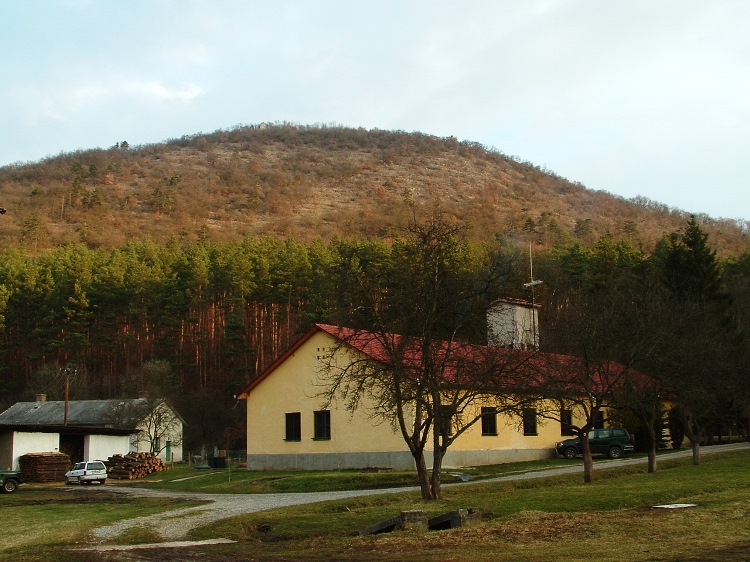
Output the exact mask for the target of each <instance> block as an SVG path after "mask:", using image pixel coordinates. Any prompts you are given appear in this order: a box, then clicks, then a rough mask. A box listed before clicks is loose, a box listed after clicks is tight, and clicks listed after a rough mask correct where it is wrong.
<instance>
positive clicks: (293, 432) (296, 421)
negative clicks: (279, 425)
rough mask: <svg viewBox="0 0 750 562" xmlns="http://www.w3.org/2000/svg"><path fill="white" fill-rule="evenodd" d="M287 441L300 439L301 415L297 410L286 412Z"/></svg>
mask: <svg viewBox="0 0 750 562" xmlns="http://www.w3.org/2000/svg"><path fill="white" fill-rule="evenodd" d="M284 439H286V440H287V441H300V440H302V415H301V414H300V413H299V412H289V413H287V414H286V437H285V438H284Z"/></svg>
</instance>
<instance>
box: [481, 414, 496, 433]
mask: <svg viewBox="0 0 750 562" xmlns="http://www.w3.org/2000/svg"><path fill="white" fill-rule="evenodd" d="M482 435H497V408H482Z"/></svg>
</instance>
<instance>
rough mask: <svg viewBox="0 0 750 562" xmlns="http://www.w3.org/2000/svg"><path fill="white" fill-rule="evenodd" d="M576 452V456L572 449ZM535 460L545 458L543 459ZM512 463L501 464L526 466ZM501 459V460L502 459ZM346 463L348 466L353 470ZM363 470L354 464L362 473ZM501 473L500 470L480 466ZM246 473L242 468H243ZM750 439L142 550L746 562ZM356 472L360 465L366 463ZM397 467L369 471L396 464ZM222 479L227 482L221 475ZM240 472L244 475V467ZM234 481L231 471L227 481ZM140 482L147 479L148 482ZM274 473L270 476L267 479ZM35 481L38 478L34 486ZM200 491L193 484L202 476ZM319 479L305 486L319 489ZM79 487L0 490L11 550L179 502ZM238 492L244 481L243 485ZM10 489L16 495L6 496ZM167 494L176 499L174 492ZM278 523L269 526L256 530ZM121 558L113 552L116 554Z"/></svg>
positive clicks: (168, 554) (212, 531) (170, 556)
mask: <svg viewBox="0 0 750 562" xmlns="http://www.w3.org/2000/svg"><path fill="white" fill-rule="evenodd" d="M563 462H564V463H565V461H563ZM527 466H531V467H532V468H541V467H543V466H547V465H546V464H545V463H541V464H539V463H534V464H533V465H527ZM519 468H520V467H519V466H515V467H512V466H509V465H505V468H504V469H503V470H505V471H507V470H510V471H517V470H518V469H519ZM498 470H501V469H498ZM195 472H199V471H189V470H175V471H174V472H168V473H160V474H159V475H154V476H152V478H151V480H152V481H153V480H161V482H158V483H157V482H152V484H151V485H154V486H171V485H174V486H187V484H186V483H187V482H193V483H194V484H195V483H197V482H201V484H200V486H201V487H203V488H202V491H208V490H206V489H205V486H215V487H221V485H223V484H224V480H228V474H227V471H215V472H216V474H212V473H205V474H202V475H201V476H200V477H199V478H195V479H191V480H183V481H182V483H181V482H174V480H180V479H182V478H186V477H189V476H194V475H195ZM343 472H347V471H343ZM352 472H354V471H352ZM480 472H481V473H487V474H490V475H492V476H496V475H500V474H498V473H497V472H494V471H493V469H491V468H482V469H481V470H477V473H480ZM240 473H241V471H237V475H239V474H240ZM749 473H750V451H742V452H736V453H726V454H715V455H710V456H708V455H707V456H704V457H703V462H702V464H701V465H700V466H692V464H691V462H690V459H689V458H685V459H669V460H662V461H661V462H660V470H659V471H658V472H657V473H655V474H647V473H646V472H645V465H641V466H637V467H636V466H630V467H625V468H617V469H609V470H606V471H598V472H596V480H595V481H594V482H592V483H591V484H583V483H582V476H581V474H580V473H576V474H571V475H566V476H558V477H548V478H539V479H534V480H523V481H515V482H478V483H472V484H468V485H467V484H461V485H457V486H452V487H446V488H445V489H444V498H443V499H442V500H441V501H438V502H424V501H422V500H421V499H420V497H419V494H418V493H417V492H409V493H401V494H395V493H386V494H383V495H379V496H372V497H365V498H353V499H348V500H339V501H330V502H323V503H319V504H312V505H306V506H297V507H290V508H284V509H278V510H273V511H267V512H263V513H257V514H249V515H244V516H239V517H234V518H230V519H226V520H222V521H218V522H217V523H215V524H212V525H209V526H206V527H202V528H200V529H197V530H195V531H194V532H193V533H192V538H195V539H207V538H218V537H225V538H229V539H233V540H236V541H238V542H237V543H235V544H230V545H215V546H210V547H191V548H188V549H178V550H166V551H165V550H158V551H156V550H153V551H150V552H145V553H144V552H140V555H141V556H145V557H146V559H157V558H158V559H161V560H184V559H192V557H195V558H200V557H204V558H205V559H209V560H242V559H264V560H274V559H277V560H290V559H293V560H298V559H299V560H301V559H304V560H328V559H345V560H371V559H384V560H407V561H409V560H477V561H480V562H481V561H490V560H519V561H527V560H528V561H532V560H534V561H537V560H538V561H547V560H549V561H553V560H561V559H566V560H584V559H589V558H592V557H596V559H597V560H600V561H605V562H608V561H612V562H614V561H620V560H623V559H626V558H627V559H628V560H629V561H632V562H638V561H651V560H668V561H677V560H680V561H681V560H688V561H690V560H696V561H697V560H706V561H714V560H716V561H719V560H722V561H723V560H748V558H750V555H748V552H750V525H748V524H747V522H748V521H750V478H748V474H749ZM245 474H247V477H248V480H245V481H243V480H241V479H238V480H237V481H236V482H235V471H234V470H233V471H232V483H230V482H228V481H227V482H226V485H227V486H229V485H230V484H231V485H232V486H234V485H236V486H238V487H240V488H242V487H243V486H251V485H260V483H256V484H253V482H254V480H253V479H252V478H251V476H252V477H253V478H262V477H264V476H265V477H266V478H268V477H269V476H270V475H271V474H273V480H271V481H276V482H279V481H284V480H286V479H287V478H289V479H292V480H293V479H294V478H299V479H301V480H303V481H305V482H306V483H307V485H308V486H310V485H312V484H313V483H314V482H316V475H315V474H309V473H289V474H280V473H245ZM337 474H340V475H341V476H340V478H341V479H342V480H341V481H345V480H346V479H350V478H354V475H350V474H341V473H325V474H320V475H317V476H320V477H322V479H323V481H324V482H325V481H327V480H331V479H333V480H338V477H337V476H336V475H337ZM355 474H356V473H355ZM393 474H395V473H390V474H389V473H385V474H369V473H367V474H366V476H372V477H375V476H393ZM213 478H219V479H220V480H216V481H213V480H212V479H213ZM238 478H239V477H238ZM222 479H223V480H222ZM140 483H141V482H140V481H139V484H140ZM264 485H265V484H264ZM37 486H38V485H37ZM191 489H193V490H195V489H196V487H193V488H191ZM310 490H311V488H309V487H308V489H307V490H306V491H310ZM76 491H78V492H79V493H72V492H71V491H70V488H62V487H58V488H45V487H35V485H26V486H24V487H23V488H22V489H21V491H19V492H18V493H17V494H13V495H6V496H2V497H0V514H2V515H5V517H6V521H13V527H14V528H19V529H23V533H21V536H20V537H19V538H15V535H13V536H11V535H6V537H8V536H11V541H12V542H11V543H8V542H7V541H4V542H3V544H2V546H0V559H2V560H5V559H13V560H16V561H18V560H21V561H37V560H39V561H41V560H47V559H49V555H48V549H50V548H53V549H55V554H56V555H55V558H56V559H57V560H60V561H67V560H70V561H72V560H76V561H78V562H80V561H85V560H103V559H105V558H102V555H101V554H100V553H91V552H73V551H68V550H65V549H64V548H63V547H65V546H66V545H69V546H72V545H75V544H79V543H82V542H84V543H85V542H86V541H89V540H90V536H91V535H90V531H91V529H93V528H94V527H96V526H98V525H102V524H106V523H109V522H113V521H116V520H119V519H124V518H129V517H135V516H141V515H146V514H149V513H153V512H155V511H160V510H164V509H171V508H175V507H177V506H182V505H186V504H181V503H177V502H170V503H165V500H164V499H158V500H148V499H135V498H130V497H120V496H116V495H114V494H110V493H108V492H104V491H102V493H103V495H99V494H94V493H91V492H89V493H88V494H86V493H81V492H84V490H78V489H77V488H76ZM233 491H237V490H236V489H235V490H233ZM8 500H9V501H8ZM167 501H168V500H167ZM663 503H696V504H698V507H695V508H690V509H684V510H659V509H654V508H652V507H651V506H653V505H657V504H663ZM468 507H475V508H478V509H479V510H480V512H481V521H480V522H479V524H478V525H476V526H473V527H466V528H461V529H454V530H450V531H432V532H424V533H417V532H395V533H390V534H385V535H376V536H366V537H359V536H357V532H358V531H359V530H361V529H364V528H366V527H368V526H369V525H371V524H373V523H376V522H378V521H381V520H383V519H386V518H389V517H392V516H394V515H397V514H398V513H399V512H401V511H404V510H410V509H422V510H426V511H427V512H428V514H429V515H430V516H433V515H437V514H440V513H444V512H446V511H450V510H453V509H458V508H468ZM261 523H267V524H268V525H269V526H270V529H271V530H270V531H267V532H262V531H261V530H259V525H260V524H261ZM153 536H154V535H153V533H152V531H150V530H149V529H134V530H132V531H130V536H127V537H121V538H120V539H119V540H118V542H138V543H140V542H144V541H147V540H151V539H153ZM106 559H107V560H112V559H114V558H106Z"/></svg>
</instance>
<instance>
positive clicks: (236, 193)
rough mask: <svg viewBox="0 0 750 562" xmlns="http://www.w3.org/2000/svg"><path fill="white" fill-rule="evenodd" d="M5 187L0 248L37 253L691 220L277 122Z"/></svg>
mask: <svg viewBox="0 0 750 562" xmlns="http://www.w3.org/2000/svg"><path fill="white" fill-rule="evenodd" d="M633 165H634V166H637V165H638V163H637V162H634V163H633ZM707 187H708V186H707ZM647 189H648V187H647V186H644V192H646V191H647ZM0 190H2V201H0V206H2V207H5V208H7V209H8V210H9V212H8V214H7V215H5V216H3V217H2V220H1V221H0V243H2V245H3V246H4V247H16V246H19V245H21V246H23V247H24V248H26V249H27V250H28V251H30V252H32V253H35V252H39V251H42V250H44V249H46V248H50V247H56V246H59V245H60V244H63V243H66V242H73V243H77V242H81V243H83V244H86V245H87V246H89V247H92V248H96V247H119V246H122V245H123V244H125V243H126V242H128V241H132V240H143V239H144V238H145V237H150V238H152V239H153V240H154V241H156V242H159V243H163V242H166V241H167V240H168V239H169V238H170V237H176V238H178V239H180V240H188V241H195V240H197V239H199V238H207V239H210V240H216V241H222V240H238V239H241V238H244V237H245V236H247V235H257V234H272V235H275V236H278V235H281V236H288V235H291V236H295V237H297V238H300V239H303V240H310V239H312V238H315V237H323V238H327V239H330V238H331V237H334V236H341V235H346V236H351V235H355V236H381V235H383V234H386V233H387V232H388V229H389V228H391V227H393V226H403V225H404V224H405V223H406V221H407V220H408V219H409V218H410V217H411V208H412V206H414V207H416V208H417V209H418V210H419V211H420V212H423V211H424V209H429V210H432V209H433V208H434V207H435V206H440V207H441V208H442V209H443V210H444V211H445V212H447V213H448V214H450V215H451V216H452V217H453V220H455V221H456V222H457V223H460V224H465V225H467V226H468V227H469V228H470V233H471V236H472V237H474V238H475V239H486V238H488V237H492V236H494V235H495V234H498V233H499V234H503V235H509V234H512V235H513V237H514V239H516V240H522V241H530V242H534V243H537V244H540V245H543V246H551V245H554V244H560V243H564V242H571V241H575V240H578V241H582V242H584V243H587V244H588V243H592V242H593V241H595V240H597V239H598V238H599V237H600V236H602V235H604V234H605V233H610V234H612V235H613V236H615V237H616V238H620V237H627V238H628V239H629V240H631V241H632V242H633V243H634V244H636V245H637V244H643V245H644V247H646V248H648V247H651V246H653V244H654V243H655V242H656V241H657V240H658V239H660V238H661V237H662V236H663V235H664V234H665V233H668V232H671V231H674V230H676V229H677V228H679V227H680V225H681V224H683V223H684V221H685V220H686V218H687V215H686V214H685V212H683V211H680V210H677V209H670V208H668V207H667V206H665V205H663V204H660V203H658V202H655V201H651V200H649V199H647V198H645V197H639V198H637V199H635V200H624V199H622V198H620V197H616V196H613V195H611V194H608V193H606V192H602V191H592V190H589V189H586V187H584V186H583V185H581V184H578V183H572V182H570V181H567V180H566V179H564V178H561V177H559V176H556V175H555V174H554V172H553V171H548V170H543V169H540V168H539V167H537V166H534V165H533V164H532V163H529V162H522V161H520V160H519V159H518V158H515V157H509V156H506V155H503V154H502V153H500V152H497V151H496V150H489V149H487V148H485V147H482V146H480V145H478V144H474V143H468V142H458V141H457V140H456V139H453V138H437V137H432V136H427V135H423V134H419V133H404V132H389V131H380V130H369V131H368V130H364V129H348V128H343V127H326V126H313V127H303V126H293V125H283V124H278V125H268V126H266V125H261V126H251V127H237V128H235V129H233V130H228V131H217V132H215V133H211V134H196V135H192V136H186V137H183V138H180V139H174V140H170V141H167V142H165V143H161V144H154V145H148V146H138V147H134V146H130V145H129V144H128V143H127V141H123V142H117V143H116V144H115V146H113V147H112V148H110V149H108V150H81V151H78V152H75V153H68V154H61V155H59V156H55V157H50V158H47V159H45V160H43V161H42V162H38V163H30V164H18V165H13V166H5V167H2V168H0ZM700 220H701V223H702V225H703V227H704V229H705V230H706V232H708V233H709V235H710V236H711V238H712V240H713V242H714V244H715V246H716V247H717V249H718V250H719V253H720V254H725V253H738V252H740V251H741V250H742V249H744V247H745V245H746V244H747V230H748V225H747V224H746V223H738V222H737V221H733V220H722V219H718V218H710V217H706V216H701V217H700Z"/></svg>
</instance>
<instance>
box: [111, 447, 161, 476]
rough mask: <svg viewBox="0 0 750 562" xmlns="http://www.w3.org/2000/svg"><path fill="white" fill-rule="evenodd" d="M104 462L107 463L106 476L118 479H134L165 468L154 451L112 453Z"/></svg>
mask: <svg viewBox="0 0 750 562" xmlns="http://www.w3.org/2000/svg"><path fill="white" fill-rule="evenodd" d="M104 464H106V465H107V476H109V478H115V479H118V480H135V479H137V478H143V477H144V476H146V475H148V474H151V473H152V472H161V471H162V470H166V468H167V466H166V465H165V464H164V461H163V460H161V459H160V458H159V457H157V456H156V455H155V454H154V453H136V452H133V451H131V452H130V453H128V454H127V455H112V456H111V457H109V459H107V461H106V462H105V463H104Z"/></svg>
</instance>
